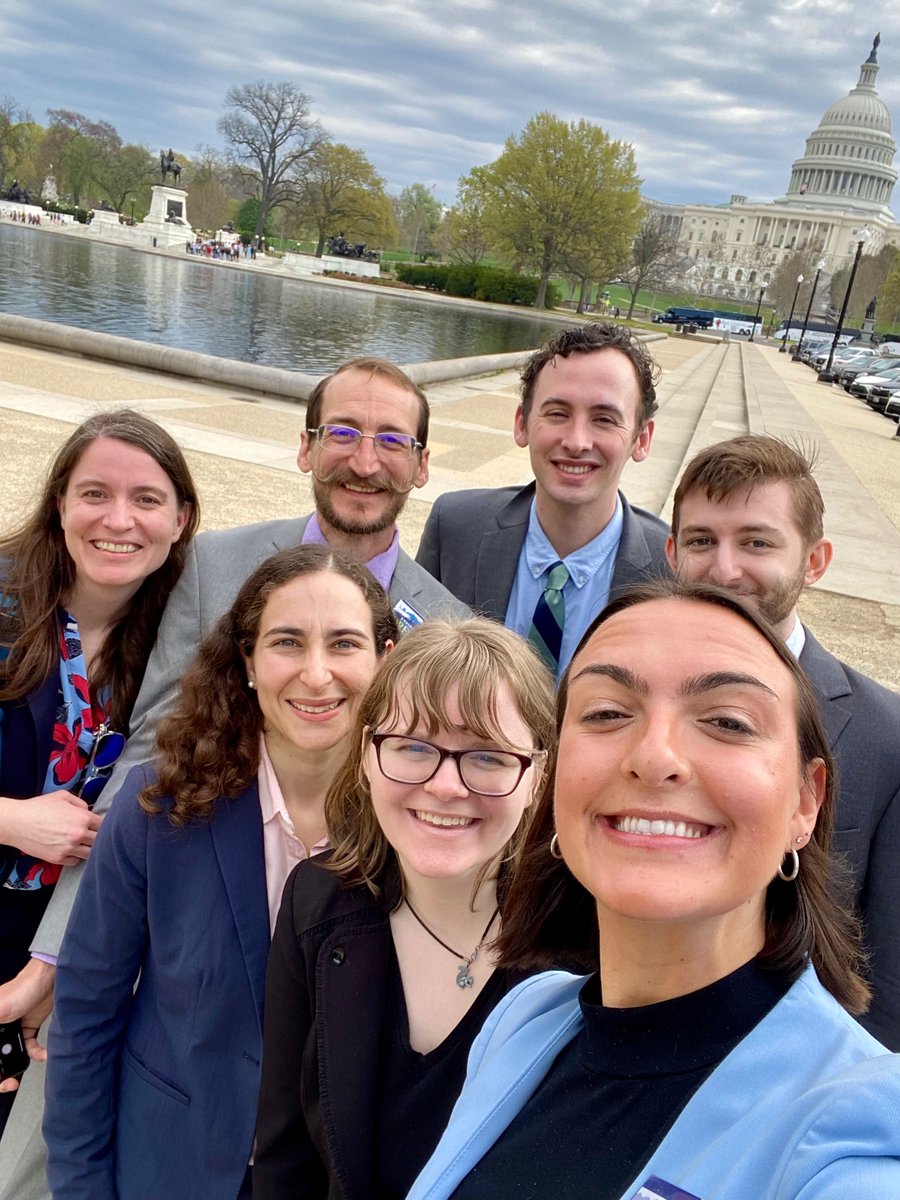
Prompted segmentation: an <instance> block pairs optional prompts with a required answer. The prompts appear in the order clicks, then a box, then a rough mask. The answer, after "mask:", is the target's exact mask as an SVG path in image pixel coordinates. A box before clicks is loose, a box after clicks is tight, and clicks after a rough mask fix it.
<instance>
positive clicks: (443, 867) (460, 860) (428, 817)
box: [365, 683, 539, 886]
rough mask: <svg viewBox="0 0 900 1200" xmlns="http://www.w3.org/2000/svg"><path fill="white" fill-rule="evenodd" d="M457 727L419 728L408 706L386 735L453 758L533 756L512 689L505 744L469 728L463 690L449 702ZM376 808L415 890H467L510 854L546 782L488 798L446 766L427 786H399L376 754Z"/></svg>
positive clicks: (450, 763)
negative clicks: (439, 883)
mask: <svg viewBox="0 0 900 1200" xmlns="http://www.w3.org/2000/svg"><path fill="white" fill-rule="evenodd" d="M442 707H443V708H444V711H445V712H446V713H447V715H448V717H449V719H450V721H451V722H452V724H451V725H450V726H449V727H442V728H439V729H437V730H436V731H434V732H433V733H432V732H429V731H428V730H426V729H422V728H419V727H411V725H412V722H410V721H409V719H408V715H407V714H408V713H409V705H408V702H407V703H406V704H405V703H404V701H403V699H402V698H401V699H400V701H399V703H398V705H397V713H398V719H397V721H396V723H395V724H394V725H393V727H392V728H390V729H388V728H387V726H385V727H384V728H380V729H379V730H378V732H382V733H402V734H405V735H406V736H418V737H421V738H423V739H424V740H425V741H429V742H432V743H434V744H436V745H439V746H441V747H442V748H444V749H446V750H477V749H486V748H491V749H518V750H522V751H524V752H526V753H527V752H528V751H529V750H530V749H531V747H532V746H533V735H532V733H531V731H530V730H529V728H528V725H527V724H526V723H525V720H524V719H523V717H522V714H521V712H520V711H519V707H518V705H517V704H516V702H515V700H514V698H513V694H512V691H511V689H510V687H509V685H508V684H507V683H502V684H501V685H500V687H499V688H498V689H497V695H496V705H495V713H494V722H493V723H495V724H496V725H497V728H498V729H502V730H503V732H504V735H505V737H504V744H503V745H501V744H500V743H499V741H498V740H497V739H494V740H492V741H490V742H488V741H486V740H485V739H483V738H479V737H476V736H475V735H474V734H472V733H471V732H469V731H468V730H467V729H466V728H465V727H464V722H463V718H462V714H461V712H460V708H459V701H458V687H457V686H456V685H454V687H453V688H452V689H451V691H450V692H449V693H448V694H447V695H446V697H445V699H444V702H443V706H442ZM365 772H366V778H367V779H368V782H369V789H370V793H371V798H372V807H373V810H374V812H375V816H376V818H377V820H378V824H379V825H380V826H381V830H382V832H383V833H384V836H385V838H386V839H387V841H388V842H389V843H390V845H391V846H392V847H393V849H394V851H395V852H396V855H397V859H398V861H399V863H400V869H401V871H402V872H403V875H404V878H405V880H406V881H407V884H409V883H410V881H411V880H412V881H415V880H416V879H448V878H453V879H460V880H465V881H466V882H467V886H469V885H471V883H472V881H474V879H475V878H476V876H477V875H478V872H479V871H480V870H481V868H482V867H483V866H484V865H485V864H486V863H490V862H491V861H492V860H493V859H495V858H497V857H499V856H500V855H501V854H502V853H503V852H504V851H505V848H506V846H507V844H508V843H509V841H510V839H511V838H512V836H513V834H514V833H515V831H516V829H517V828H518V826H519V823H520V821H521V820H522V816H523V814H524V812H525V810H526V808H528V806H529V805H530V804H531V801H532V798H533V793H534V786H535V782H536V780H537V779H538V778H539V774H538V772H537V771H536V770H534V769H529V770H528V771H526V772H525V773H524V775H523V776H522V779H521V780H520V781H519V784H518V786H517V787H516V789H515V791H513V792H512V793H511V794H510V795H508V796H481V795H479V794H478V793H477V792H471V791H469V789H468V788H467V787H466V786H465V784H464V783H463V781H462V778H461V777H460V774H459V769H458V767H457V765H456V763H455V762H454V760H453V759H451V758H445V759H444V761H443V762H442V763H441V765H440V767H439V768H438V770H437V772H436V773H435V774H434V775H433V776H432V778H431V779H429V780H428V781H427V782H426V783H396V782H394V781H393V780H391V779H387V778H385V776H384V775H382V773H381V771H380V769H379V767H378V759H377V756H376V754H375V749H374V747H373V746H371V745H369V747H368V750H367V752H366V757H365Z"/></svg>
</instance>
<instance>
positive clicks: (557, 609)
mask: <svg viewBox="0 0 900 1200" xmlns="http://www.w3.org/2000/svg"><path fill="white" fill-rule="evenodd" d="M568 578H569V569H568V567H567V566H566V564H565V563H562V562H558V563H554V564H553V566H552V567H551V568H550V572H549V574H548V576H547V586H546V588H545V589H544V594H543V595H542V596H541V598H540V600H538V602H537V607H536V608H535V610H534V616H533V617H532V619H531V630H530V632H529V634H528V640H529V642H531V644H532V645H533V646H534V648H535V649H536V650H537V652H538V654H540V656H541V658H542V659H543V660H544V662H545V663H546V664H547V666H548V667H549V668H550V670H551V671H552V672H553V674H554V675H555V674H556V672H557V670H558V669H559V652H560V649H561V648H562V635H563V629H564V628H565V624H566V602H565V599H564V598H563V588H564V587H565V586H566V583H567V581H568Z"/></svg>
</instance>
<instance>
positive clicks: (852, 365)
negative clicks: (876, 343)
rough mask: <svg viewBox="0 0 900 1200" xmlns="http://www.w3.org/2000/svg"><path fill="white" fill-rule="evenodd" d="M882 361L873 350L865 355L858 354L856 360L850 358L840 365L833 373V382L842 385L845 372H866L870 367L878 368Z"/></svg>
mask: <svg viewBox="0 0 900 1200" xmlns="http://www.w3.org/2000/svg"><path fill="white" fill-rule="evenodd" d="M883 361H884V360H883V358H882V356H881V355H880V354H878V353H877V352H876V351H874V350H870V351H869V352H867V353H866V354H860V355H859V356H858V357H857V358H852V359H850V360H849V361H847V362H844V363H841V365H840V366H839V367H837V368H836V370H835V371H834V382H835V383H843V375H844V372H845V371H862V370H865V371H868V370H869V368H871V367H878V366H879V365H880V363H882V362H883Z"/></svg>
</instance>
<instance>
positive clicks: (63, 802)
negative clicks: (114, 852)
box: [0, 792, 103, 867]
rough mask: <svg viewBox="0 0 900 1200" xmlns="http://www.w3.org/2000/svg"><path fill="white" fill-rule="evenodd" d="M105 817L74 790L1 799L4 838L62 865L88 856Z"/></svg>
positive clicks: (0, 822) (0, 823)
mask: <svg viewBox="0 0 900 1200" xmlns="http://www.w3.org/2000/svg"><path fill="white" fill-rule="evenodd" d="M102 820H103V817H102V815H99V814H97V813H92V812H91V810H90V809H89V808H88V806H87V804H85V802H84V801H83V800H82V799H81V797H80V796H73V795H72V793H71V792H49V793H48V794H47V795H46V796H32V797H31V799H29V800H12V799H9V798H8V797H2V798H0V841H2V842H5V843H6V845H8V846H15V847H16V849H17V850H21V851H22V853H23V854H30V855H31V856H32V857H33V858H40V859H43V860H44V862H50V863H56V864H57V865H58V866H62V867H74V866H75V865H76V864H77V863H78V862H80V861H81V860H82V859H84V858H87V856H88V855H89V854H90V852H91V847H92V846H93V844H94V839H95V838H96V836H97V830H98V829H99V828H100V823H101V821H102Z"/></svg>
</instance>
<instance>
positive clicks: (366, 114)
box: [0, 0, 900, 203]
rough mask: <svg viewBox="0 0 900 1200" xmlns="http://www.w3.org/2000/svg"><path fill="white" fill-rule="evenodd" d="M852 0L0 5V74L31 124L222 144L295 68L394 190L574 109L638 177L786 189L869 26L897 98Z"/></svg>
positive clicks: (329, 118) (882, 0) (874, 11)
mask: <svg viewBox="0 0 900 1200" xmlns="http://www.w3.org/2000/svg"><path fill="white" fill-rule="evenodd" d="M861 13H862V10H860V9H859V7H858V6H855V5H853V4H852V3H850V2H849V0H753V2H749V0H711V2H710V0H707V3H706V4H704V5H703V6H693V8H692V6H687V5H685V4H684V3H683V0H630V3H629V4H627V5H619V6H612V5H603V4H598V3H597V2H596V0H554V3H553V5H547V4H546V3H538V2H537V0H517V2H513V0H442V2H441V3H440V4H438V3H435V0H404V2H403V3H396V2H394V3H392V2H390V0H331V3H329V4H328V5H325V6H323V5H321V4H319V3H313V2H312V0H257V3H256V4H255V5H253V6H248V5H246V4H240V5H238V4H236V3H234V2H233V0H225V2H224V3H222V2H221V0H220V3H218V4H214V3H211V0H156V3H154V4H153V5H152V7H151V6H147V7H146V8H145V9H144V10H139V11H138V12H137V13H135V12H134V11H133V10H131V9H126V8H125V6H112V5H110V4H109V3H108V0H67V2H66V3H65V4H62V5H59V6H57V7H56V8H55V9H53V10H49V11H48V13H47V15H46V18H42V19H41V21H40V22H36V20H35V16H34V10H33V8H32V6H30V5H26V4H25V3H24V0H6V3H5V4H4V7H3V12H2V14H0V73H2V78H3V85H2V91H3V92H4V93H8V94H9V95H11V96H13V97H14V98H15V99H16V100H18V101H19V103H20V104H23V105H26V106H27V107H28V108H30V109H31V111H32V113H33V115H34V117H35V118H36V119H37V120H39V121H45V120H46V110H47V109H48V108H72V109H77V110H79V111H82V112H84V113H85V114H86V115H87V116H89V117H91V118H92V119H95V120H99V119H103V120H108V121H111V122H112V123H113V124H114V125H115V126H116V127H117V128H118V130H119V132H120V133H121V134H122V136H123V137H124V138H125V139H126V140H129V141H137V142H143V143H145V144H146V145H148V146H149V147H150V148H151V149H153V150H155V149H157V148H158V147H159V146H161V145H163V144H165V145H166V146H168V145H170V144H171V145H172V146H174V147H175V149H176V151H180V152H181V153H184V154H190V153H192V152H193V151H194V150H195V149H196V147H197V146H198V145H200V144H213V145H215V144H217V143H218V141H219V138H218V134H217V132H216V120H217V118H218V116H219V115H220V113H221V111H222V106H223V103H224V97H225V93H226V92H227V90H228V88H229V87H231V86H232V85H234V84H239V83H245V82H249V81H252V80H256V79H278V80H280V79H290V80H291V81H293V82H295V83H296V84H297V85H298V86H300V87H301V88H303V89H304V90H305V91H307V92H309V93H310V94H311V95H312V97H313V111H314V112H315V114H316V115H317V116H318V117H319V118H320V120H321V121H322V123H323V125H324V126H325V127H326V128H327V129H328V130H329V131H330V132H331V133H332V134H333V135H334V136H335V137H336V138H338V139H340V140H342V141H347V142H349V143H350V144H351V145H354V146H357V147H359V148H360V149H362V150H364V151H365V153H366V154H367V155H368V156H369V158H370V159H371V161H372V162H373V164H374V165H375V166H376V168H377V169H378V170H379V171H380V173H381V174H382V175H383V176H385V178H386V179H387V180H388V184H389V187H390V188H391V189H392V190H394V191H398V190H399V189H400V188H402V187H404V186H405V185H406V184H409V183H412V182H415V181H421V182H423V183H426V184H427V185H428V186H432V185H433V186H434V188H435V194H436V195H438V196H439V197H440V198H441V199H443V200H445V201H448V202H450V201H452V199H453V196H454V193H455V189H456V182H457V179H458V178H459V176H460V175H461V174H464V173H465V172H467V171H468V170H469V169H470V168H471V167H473V166H476V165H478V164H480V163H484V162H488V161H490V160H491V159H492V158H494V157H496V156H497V154H499V153H500V151H501V150H502V147H503V142H504V140H505V139H506V137H508V136H509V135H510V134H514V133H518V132H519V130H521V128H522V127H523V126H524V125H525V123H526V122H527V121H528V120H529V118H530V117H532V116H533V115H534V114H535V113H536V112H539V111H542V110H549V111H551V112H555V113H557V114H558V115H559V116H561V117H564V118H565V119H567V120H575V119H578V118H581V117H585V118H587V119H588V120H591V121H595V122H597V123H598V124H600V125H602V126H603V127H604V128H605V129H606V130H607V131H608V132H609V133H610V135H611V136H613V137H615V138H620V139H623V140H625V141H630V142H632V143H633V144H634V146H635V151H636V157H637V165H638V170H639V172H640V174H641V176H642V177H643V179H644V181H645V182H644V190H645V191H646V192H647V194H649V195H651V196H654V197H656V198H658V199H661V200H669V201H676V202H685V201H692V200H693V201H704V202H713V203H716V202H724V201H727V199H728V197H729V196H730V194H731V193H732V192H733V191H739V192H746V193H747V194H749V195H750V196H751V198H754V199H770V198H773V197H775V196H779V195H781V194H783V192H784V190H785V188H786V186H787V181H788V177H789V173H790V164H791V161H792V160H793V159H794V158H797V157H798V156H799V155H800V154H801V153H802V152H803V147H804V142H805V139H806V137H807V135H808V134H809V133H810V132H811V130H812V129H813V128H814V127H815V125H816V124H817V123H818V121H819V118H820V117H821V115H822V113H823V112H824V111H825V109H826V108H827V107H828V106H829V105H830V104H832V103H833V102H834V101H835V100H837V99H838V98H839V97H840V96H842V95H845V94H846V93H847V92H848V91H849V90H850V88H851V87H852V86H853V85H854V84H855V83H856V80H857V77H858V71H859V64H860V63H861V62H863V60H864V59H865V58H866V57H867V55H868V53H869V49H870V47H871V44H872V37H873V36H874V34H875V33H876V32H878V31H879V30H880V31H881V34H882V47H881V51H880V53H879V58H880V61H881V65H882V70H881V73H880V75H879V80H878V87H879V91H880V93H881V96H882V98H883V99H884V100H885V101H886V102H887V103H888V105H889V106H891V107H892V108H895V109H900V11H898V10H897V9H896V6H893V5H890V4H888V3H887V0H874V2H872V3H870V4H869V5H868V6H867V7H866V10H865V26H863V25H862V24H861V21H860V17H861Z"/></svg>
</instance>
